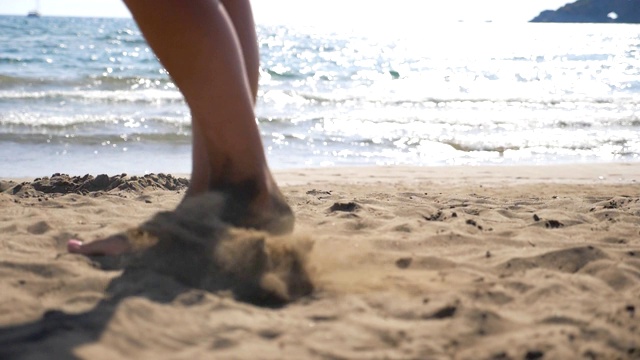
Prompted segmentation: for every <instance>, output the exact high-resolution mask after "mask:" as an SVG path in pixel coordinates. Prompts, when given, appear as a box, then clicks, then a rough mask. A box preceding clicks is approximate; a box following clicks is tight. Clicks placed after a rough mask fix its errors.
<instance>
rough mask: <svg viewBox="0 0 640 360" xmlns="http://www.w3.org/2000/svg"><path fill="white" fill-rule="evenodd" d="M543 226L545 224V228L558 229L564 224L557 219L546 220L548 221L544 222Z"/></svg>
mask: <svg viewBox="0 0 640 360" xmlns="http://www.w3.org/2000/svg"><path fill="white" fill-rule="evenodd" d="M544 226H545V227H546V228H547V229H558V228H561V227H563V226H564V224H563V223H561V222H560V221H558V220H548V221H547V222H546V223H545V224H544Z"/></svg>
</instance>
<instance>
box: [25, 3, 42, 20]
mask: <svg viewBox="0 0 640 360" xmlns="http://www.w3.org/2000/svg"><path fill="white" fill-rule="evenodd" d="M40 16H42V15H40V0H36V8H35V9H33V10H31V11H29V13H28V14H27V17H32V18H38V17H40Z"/></svg>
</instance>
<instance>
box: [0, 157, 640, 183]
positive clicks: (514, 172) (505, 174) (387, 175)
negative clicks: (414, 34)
mask: <svg viewBox="0 0 640 360" xmlns="http://www.w3.org/2000/svg"><path fill="white" fill-rule="evenodd" d="M272 172H273V174H274V176H275V177H276V180H277V181H278V183H279V184H280V185H281V186H289V185H299V184H305V183H309V180H308V178H309V177H312V178H316V179H318V180H319V181H323V182H325V181H344V182H346V183H351V182H354V181H355V182H366V183H370V182H377V181H395V180H398V181H399V180H402V181H406V180H407V179H406V178H407V176H409V175H416V176H415V177H411V179H410V181H434V182H443V183H450V182H452V181H453V182H454V183H457V182H460V181H462V182H465V181H466V182H468V181H476V180H482V181H483V182H486V183H487V184H493V183H500V182H502V181H503V180H504V179H505V178H508V179H513V180H515V181H517V182H520V183H527V182H545V183H546V182H562V183H603V184H608V183H625V182H640V162H611V163H586V164H585V163H571V164H540V165H434V166H419V165H416V166H407V165H380V166H331V167H311V168H304V167H301V168H287V169H272ZM151 174H158V173H151ZM165 174H166V175H172V176H173V177H176V178H184V179H189V176H190V174H188V173H180V172H178V173H165ZM69 175H71V176H84V175H85V174H69ZM88 175H92V176H98V175H100V174H98V173H96V174H88ZM107 175H109V176H115V175H120V174H107ZM127 175H128V176H138V177H141V176H144V175H145V174H127ZM50 176H51V175H41V176H35V177H27V176H21V177H2V176H0V181H13V182H17V183H21V182H30V181H33V180H34V179H37V178H43V177H50Z"/></svg>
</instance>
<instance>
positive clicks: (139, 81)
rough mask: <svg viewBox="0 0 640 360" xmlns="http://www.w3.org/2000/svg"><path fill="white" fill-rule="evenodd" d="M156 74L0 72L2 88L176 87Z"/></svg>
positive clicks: (169, 80)
mask: <svg viewBox="0 0 640 360" xmlns="http://www.w3.org/2000/svg"><path fill="white" fill-rule="evenodd" d="M153 73H154V74H157V75H156V76H117V77H116V76H84V77H81V78H77V79H73V78H65V79H60V78H53V77H50V78H47V77H33V76H15V75H2V74H0V89H11V88H17V87H20V88H24V87H28V88H34V87H35V88H38V87H45V86H46V87H56V88H58V89H60V90H64V89H69V88H96V87H98V88H100V87H103V88H107V89H109V90H117V89H121V90H130V89H131V87H132V86H136V87H142V88H155V89H166V88H170V89H173V88H175V85H174V84H173V82H172V81H171V79H170V78H169V77H168V76H166V75H162V74H159V73H157V72H156V71H153Z"/></svg>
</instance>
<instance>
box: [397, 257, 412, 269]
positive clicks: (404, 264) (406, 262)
mask: <svg viewBox="0 0 640 360" xmlns="http://www.w3.org/2000/svg"><path fill="white" fill-rule="evenodd" d="M412 261H413V259H412V258H410V257H406V258H400V259H398V260H396V266H397V267H398V268H400V269H406V268H408V267H409V266H411V262H412Z"/></svg>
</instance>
